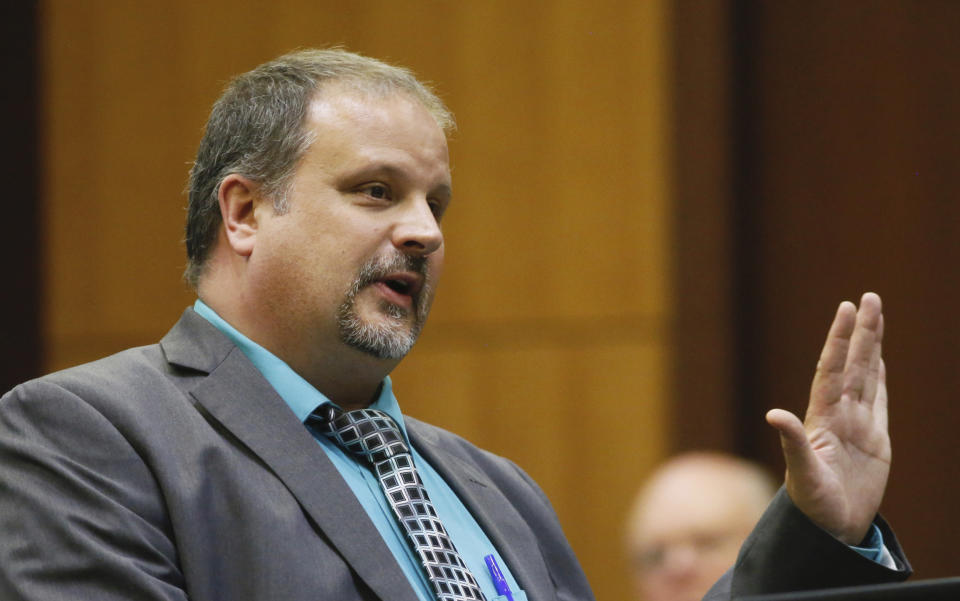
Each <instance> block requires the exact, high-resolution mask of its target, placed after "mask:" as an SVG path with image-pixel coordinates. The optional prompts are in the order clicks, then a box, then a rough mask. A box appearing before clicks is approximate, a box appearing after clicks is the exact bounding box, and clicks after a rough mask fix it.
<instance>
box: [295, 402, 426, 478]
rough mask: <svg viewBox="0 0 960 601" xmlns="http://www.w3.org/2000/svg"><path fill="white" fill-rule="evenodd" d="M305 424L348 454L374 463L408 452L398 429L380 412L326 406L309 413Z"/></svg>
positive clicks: (390, 418)
mask: <svg viewBox="0 0 960 601" xmlns="http://www.w3.org/2000/svg"><path fill="white" fill-rule="evenodd" d="M307 422H308V423H311V424H312V425H313V426H314V427H316V428H317V429H318V430H319V431H320V432H321V433H322V434H323V435H324V436H326V437H327V438H329V439H331V440H333V441H334V442H336V443H337V444H338V445H339V446H340V447H341V448H343V449H344V450H346V451H347V452H349V453H351V454H353V455H356V456H357V457H364V458H366V459H367V460H369V461H370V462H371V463H373V464H377V463H379V462H381V461H385V460H387V459H389V458H391V457H394V456H396V455H402V454H409V452H410V450H409V449H408V448H407V443H406V442H405V441H404V440H403V435H402V434H401V433H400V428H399V427H397V424H396V422H394V421H393V418H392V417H390V416H389V415H387V414H386V413H384V412H383V411H378V410H376V409H355V410H353V411H341V410H340V409H338V408H336V407H334V406H332V405H326V406H324V407H320V408H319V409H317V410H316V411H314V412H313V413H311V414H310V416H309V417H308V418H307Z"/></svg>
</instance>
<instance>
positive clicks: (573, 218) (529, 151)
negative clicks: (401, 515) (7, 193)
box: [42, 0, 673, 599]
mask: <svg viewBox="0 0 960 601" xmlns="http://www.w3.org/2000/svg"><path fill="white" fill-rule="evenodd" d="M667 8H668V7H667V3H666V1H665V0H652V1H648V2H640V3H637V2H629V1H625V0H608V1H605V2H589V3H587V2H570V1H566V2H560V1H558V2H545V3H515V2H510V1H507V0H496V1H491V2H463V3H450V2H413V3H397V2H387V1H385V0H377V1H369V2H356V3H349V4H346V5H344V4H343V3H337V2H329V1H324V2H317V1H307V0H297V1H290V2H285V3H282V4H281V3H276V4H274V3H260V2H255V1H253V0H247V1H237V0H231V1H229V2H228V1H226V0H216V1H210V2H199V3H197V2H189V1H187V0H168V1H166V2H144V3H117V2H112V1H109V0H91V1H90V2H85V3H83V5H82V6H81V5H79V4H75V3H67V2H52V1H51V2H47V3H45V4H43V5H42V9H43V10H42V15H43V21H42V22H43V48H44V55H43V61H44V65H45V71H44V84H45V120H44V124H45V125H44V132H45V137H44V148H45V151H44V153H45V160H46V164H47V165H48V168H47V171H46V189H47V194H46V198H45V201H46V202H45V226H46V233H47V240H48V242H47V248H46V250H47V253H46V263H45V265H46V266H45V270H44V278H45V282H46V285H47V290H48V296H47V298H46V302H45V305H44V316H45V324H46V325H45V340H46V343H47V348H48V354H47V365H48V366H49V367H50V368H59V367H63V366H66V365H69V364H73V363H77V362H80V361H85V360H88V359H92V358H94V357H97V356H100V355H102V354H104V353H107V352H112V351H115V350H119V349H121V348H124V347H126V346H129V345H132V344H146V343H150V342H152V341H155V340H156V339H157V338H158V337H159V336H161V335H162V334H163V332H164V331H165V330H166V329H167V328H168V327H169V326H170V325H171V324H172V323H173V321H174V320H175V319H176V317H177V316H178V314H179V313H180V311H181V310H182V308H183V307H184V306H185V305H187V304H188V303H189V302H191V299H192V295H191V293H190V292H189V291H188V290H187V289H186V288H185V287H184V285H183V284H181V283H180V280H179V276H180V271H181V269H182V266H183V263H184V259H183V250H182V245H180V244H178V243H177V242H178V240H180V239H181V238H182V233H181V231H182V220H183V216H184V211H183V208H184V205H185V198H184V196H183V195H182V194H181V191H182V189H183V186H184V182H185V179H186V172H187V169H188V166H189V161H190V160H191V158H192V155H193V153H194V150H195V148H196V145H197V143H198V142H199V138H200V133H201V132H200V130H201V127H202V124H203V122H204V120H205V118H206V114H207V112H208V110H209V107H210V104H211V103H212V102H213V100H214V99H215V98H216V96H217V95H218V93H219V91H220V89H221V88H222V85H223V83H224V82H225V81H226V80H227V78H229V77H230V76H231V75H234V74H236V73H239V72H242V71H244V70H247V69H249V68H251V67H253V66H255V65H256V64H259V63H260V62H262V61H264V60H267V59H269V58H271V57H273V56H276V55H278V54H280V53H282V52H284V51H287V50H289V49H292V48H296V47H300V46H317V45H320V46H326V45H331V44H342V45H345V46H346V47H348V48H349V49H352V50H356V51H360V52H363V53H366V54H370V55H373V56H377V57H381V58H385V59H387V60H392V61H395V62H398V63H401V64H405V65H408V66H410V67H412V68H413V69H414V70H415V71H416V72H417V73H418V74H419V75H420V76H421V77H423V78H425V79H427V80H431V81H434V82H436V83H437V84H438V87H439V90H440V93H441V95H442V96H444V98H445V99H447V101H448V102H449V104H450V106H451V108H452V109H453V110H454V112H455V113H456V114H457V116H458V120H459V122H460V128H459V131H458V132H457V133H456V134H455V135H454V137H453V139H452V141H451V151H452V156H453V166H454V182H455V197H456V199H455V201H454V205H453V207H452V208H451V211H450V213H449V214H448V217H447V219H446V220H445V226H444V227H445V231H446V235H447V269H446V272H445V281H444V284H443V286H441V290H440V296H439V298H438V301H437V304H436V306H435V310H434V315H433V317H432V319H431V323H430V324H429V325H428V327H427V330H426V332H425V334H424V339H423V341H422V342H421V344H420V345H419V347H418V348H417V349H416V350H415V351H414V353H413V354H412V356H411V357H410V358H409V359H408V360H407V361H405V362H404V364H403V365H402V366H401V367H400V368H399V369H398V370H397V372H396V374H395V380H396V387H397V392H398V396H399V398H400V399H401V402H402V403H403V405H404V407H405V409H406V410H407V411H409V412H410V413H412V414H414V415H418V416H421V417H424V418H426V419H429V420H430V421H433V422H436V423H438V424H440V425H443V426H447V427H450V428H451V429H453V430H455V431H457V432H459V433H462V434H463V435H465V436H466V437H467V438H470V439H471V440H473V441H475V442H477V443H478V444H480V445H482V446H486V447H489V448H491V449H493V450H495V452H498V453H501V454H504V455H507V456H509V457H511V458H514V459H516V460H517V461H518V462H519V463H520V464H522V465H523V466H524V467H525V468H527V469H528V471H529V472H530V473H531V475H533V476H534V477H535V478H537V479H538V480H539V481H541V482H542V483H543V486H544V488H545V490H546V491H547V493H548V495H549V496H550V497H551V498H552V499H553V501H554V503H555V505H556V507H557V509H558V512H559V514H560V516H561V520H562V521H563V523H564V524H565V527H566V529H567V531H568V532H569V533H570V537H571V540H572V541H573V543H574V545H575V548H576V549H577V551H578V553H579V555H580V557H581V560H582V561H583V563H584V565H585V567H586V568H587V570H588V574H589V576H590V577H591V580H592V582H593V585H594V587H595V589H596V593H597V595H598V597H599V598H613V599H615V598H626V596H627V592H626V591H627V590H628V588H627V579H626V577H625V574H624V572H623V570H622V564H621V563H620V558H619V557H618V556H616V554H615V552H614V551H611V549H616V548H618V547H619V545H618V544H616V543H618V542H619V538H620V532H619V528H620V521H621V519H622V516H623V513H624V509H625V506H626V504H627V503H628V501H629V499H630V497H631V496H632V494H633V491H634V488H635V487H636V486H637V484H638V483H639V480H640V479H641V476H642V475H644V474H645V473H646V472H647V471H648V470H649V469H650V467H651V466H652V465H653V464H654V463H655V462H656V461H657V460H658V459H659V458H661V457H662V456H663V454H664V453H665V449H666V448H667V444H668V442H667V440H666V433H665V425H666V424H665V421H666V417H665V415H666V409H665V408H666V407H667V403H668V400H669V398H670V394H671V392H670V386H669V383H668V382H669V381H668V379H667V377H666V376H665V374H666V373H668V372H669V369H670V362H671V359H670V356H671V355H670V352H669V351H670V349H671V344H672V339H671V335H670V332H671V330H670V327H669V326H670V323H671V319H672V315H673V313H672V298H671V297H672V293H671V290H672V279H671V273H670V266H671V262H670V251H671V240H672V229H671V227H670V223H671V217H670V215H671V204H670V200H669V192H670V180H669V176H668V174H669V173H670V169H669V164H668V163H669V156H670V145H669V142H668V140H669V139H670V136H669V135H668V134H669V119H670V111H669V106H670V103H669V90H668V86H667V85H666V81H667V77H666V74H667V73H668V72H669V64H668V47H667V44H666V41H667V40H666V36H667V35H668V31H667V22H668V15H667ZM534 419H537V420H538V421H539V422H541V425H538V426H536V427H534V426H532V423H533V420H534ZM598 508H599V509H600V511H595V510H596V509H598ZM611 541H613V544H611Z"/></svg>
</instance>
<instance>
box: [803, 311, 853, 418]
mask: <svg viewBox="0 0 960 601" xmlns="http://www.w3.org/2000/svg"><path fill="white" fill-rule="evenodd" d="M856 318H857V307H856V306H855V305H854V304H853V303H851V302H849V301H844V302H842V303H840V306H839V307H837V313H836V315H835V316H834V318H833V323H832V324H831V325H830V331H829V332H828V333H827V339H826V341H825V342H824V343H823V351H821V353H820V361H818V362H817V371H816V374H814V376H813V385H812V386H811V389H810V400H811V403H834V402H837V401H839V400H840V395H841V393H842V392H843V372H844V368H845V367H846V364H847V351H848V350H849V348H850V338H851V336H853V331H854V327H855V326H856Z"/></svg>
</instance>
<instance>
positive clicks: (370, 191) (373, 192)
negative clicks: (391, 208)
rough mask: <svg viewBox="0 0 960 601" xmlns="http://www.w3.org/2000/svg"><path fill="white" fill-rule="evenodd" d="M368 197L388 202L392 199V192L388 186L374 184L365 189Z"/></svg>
mask: <svg viewBox="0 0 960 601" xmlns="http://www.w3.org/2000/svg"><path fill="white" fill-rule="evenodd" d="M364 192H366V194H367V196H369V197H371V198H377V199H384V200H387V199H389V198H390V190H388V189H387V187H386V186H383V185H381V184H372V185H370V186H367V187H366V188H364Z"/></svg>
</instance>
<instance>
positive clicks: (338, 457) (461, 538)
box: [193, 300, 526, 601]
mask: <svg viewBox="0 0 960 601" xmlns="http://www.w3.org/2000/svg"><path fill="white" fill-rule="evenodd" d="M193 308H194V310H195V311H196V312H197V313H198V314H200V315H201V316H203V317H204V318H205V319H206V320H207V321H209V322H210V323H212V324H213V325H214V326H215V327H216V328H217V329H218V330H220V331H221V332H223V333H224V334H225V335H226V336H227V337H228V338H229V339H230V340H231V341H232V342H233V343H234V344H235V345H237V347H238V348H239V349H240V350H241V351H243V353H244V354H245V355H246V356H247V358H248V359H250V362H251V363H253V365H254V367H256V368H257V369H258V370H259V371H260V373H261V374H263V377H264V378H266V380H267V381H268V382H269V383H270V385H271V386H273V388H274V390H276V391H277V393H278V394H279V395H280V398H282V399H283V400H284V402H286V403H287V405H288V406H289V407H290V409H291V410H292V411H293V412H294V414H295V415H296V416H297V419H299V420H300V421H301V422H303V421H304V420H306V418H307V416H308V415H310V413H311V412H313V411H314V410H315V409H316V408H317V407H320V406H321V405H325V404H328V403H330V404H335V403H332V402H331V401H330V399H328V398H327V397H325V396H324V395H323V394H322V393H321V392H320V391H318V390H317V389H316V388H314V387H313V386H312V385H311V384H310V383H309V382H307V381H306V380H304V379H303V378H302V377H300V375H298V374H297V373H296V372H295V371H293V369H291V368H290V366H289V365H287V364H286V363H285V362H284V361H282V360H281V359H280V358H278V357H277V356H276V355H274V354H273V353H271V352H270V351H268V350H267V349H265V348H263V347H262V346H260V345H258V344H257V343H255V342H253V341H252V340H250V339H249V338H247V337H246V336H244V335H243V334H241V333H240V332H239V331H238V330H237V329H236V328H234V327H233V326H231V325H230V324H228V323H227V322H226V321H224V320H223V318H221V317H220V316H219V315H217V314H216V312H214V311H213V309H211V308H210V307H208V306H207V305H205V304H204V303H203V302H202V301H200V300H197V302H196V303H195V304H194V307H193ZM370 408H371V409H379V410H380V411H384V412H386V413H387V414H389V415H390V417H392V418H393V419H394V421H396V422H397V425H399V426H400V430H401V431H402V432H403V436H404V438H406V439H407V444H408V446H410V452H411V455H412V456H413V462H414V464H415V465H416V467H417V471H418V472H419V474H420V478H421V479H422V480H423V485H424V486H425V487H426V489H427V494H428V495H429V496H430V500H431V501H432V502H433V505H434V508H436V510H437V514H438V515H439V516H440V519H441V520H442V521H443V525H444V527H445V528H446V529H447V533H448V534H449V535H450V539H451V540H452V541H453V544H454V546H456V548H457V551H459V552H460V555H461V556H462V557H463V560H464V562H465V563H466V564H467V567H468V568H470V571H471V572H472V573H473V576H474V578H476V579H477V582H478V583H479V584H480V588H481V589H482V590H483V594H484V596H485V597H486V598H487V599H488V600H494V599H496V598H497V593H496V590H495V589H494V587H493V581H492V579H491V577H490V572H489V571H488V570H487V566H486V564H485V563H484V561H483V558H484V556H486V555H489V554H493V555H494V557H496V559H497V562H498V563H499V564H500V568H501V570H502V571H503V575H504V577H505V578H506V579H507V583H508V584H509V585H510V588H511V590H513V591H515V593H514V598H515V599H516V601H524V600H525V599H526V597H525V595H523V594H522V591H520V590H519V587H518V586H517V583H516V581H515V580H514V578H513V575H512V574H511V573H510V568H509V566H507V564H506V563H505V562H504V561H503V558H501V557H500V554H499V553H498V552H497V550H496V549H495V548H494V546H493V543H491V542H490V539H488V538H487V535H486V534H485V533H484V532H483V529H482V528H480V525H479V524H477V521H476V520H475V519H474V518H473V516H472V515H471V514H470V512H469V511H468V510H467V508H466V507H465V506H464V505H463V503H462V502H461V501H460V499H459V497H457V495H456V494H455V493H454V492H453V490H451V489H450V487H449V486H448V485H447V483H446V482H445V481H444V480H443V478H442V477H441V476H440V474H439V473H437V471H436V470H434V469H433V467H432V466H431V465H430V464H429V463H428V462H427V461H426V460H425V459H424V458H423V457H422V456H421V455H420V454H419V453H418V452H417V450H416V448H414V447H413V445H410V440H409V438H408V437H407V429H406V425H405V424H404V422H403V415H402V414H401V412H400V406H399V405H398V404H397V399H396V398H395V397H394V396H393V390H392V388H391V384H390V378H389V377H388V378H384V380H383V384H382V385H381V387H380V394H379V396H378V397H377V400H376V401H374V402H373V403H372V404H371V405H370ZM304 427H306V426H304ZM308 431H310V432H311V434H313V435H314V438H315V439H316V440H317V442H318V443H319V444H320V446H321V447H322V448H323V450H324V452H325V453H326V454H327V457H329V458H330V460H331V461H332V462H333V465H334V466H336V468H337V470H338V471H339V472H340V474H341V475H342V476H343V479H344V480H346V482H347V485H348V486H350V489H351V490H352V491H353V493H354V494H355V495H356V497H357V500H358V501H360V504H361V505H362V506H363V508H364V510H365V511H366V512H367V515H369V516H370V520H371V521H373V524H374V526H376V528H377V530H378V531H379V532H380V535H381V536H382V537H383V540H384V542H386V544H387V547H389V548H390V551H391V552H392V553H393V555H394V557H395V558H396V559H397V563H398V564H400V567H401V568H402V569H403V573H404V574H405V575H406V577H407V579H408V580H409V581H410V584H411V585H412V586H413V589H414V591H416V593H417V595H418V596H419V597H420V599H422V600H423V601H434V600H435V599H436V597H435V596H434V594H433V592H432V588H431V586H430V581H429V580H428V579H427V577H426V574H425V573H424V571H423V567H422V565H421V563H420V559H419V558H418V557H417V556H416V554H414V552H413V550H412V549H411V548H410V545H409V544H408V543H407V539H406V535H405V534H404V533H403V531H402V530H401V529H400V525H399V524H398V523H397V520H396V518H395V517H394V515H393V510H392V509H391V507H390V504H389V502H388V501H387V499H386V497H385V496H384V494H383V491H382V489H381V488H380V484H379V482H378V481H377V479H376V477H374V475H373V473H372V472H371V470H370V469H369V468H367V467H366V466H363V465H360V464H359V463H358V462H357V460H356V459H354V458H353V456H350V455H347V454H346V452H345V451H343V449H341V448H340V447H339V446H337V445H336V443H334V442H333V441H331V440H329V439H328V438H326V437H325V436H323V435H318V434H316V433H314V432H313V431H312V430H310V429H309V428H308Z"/></svg>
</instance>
